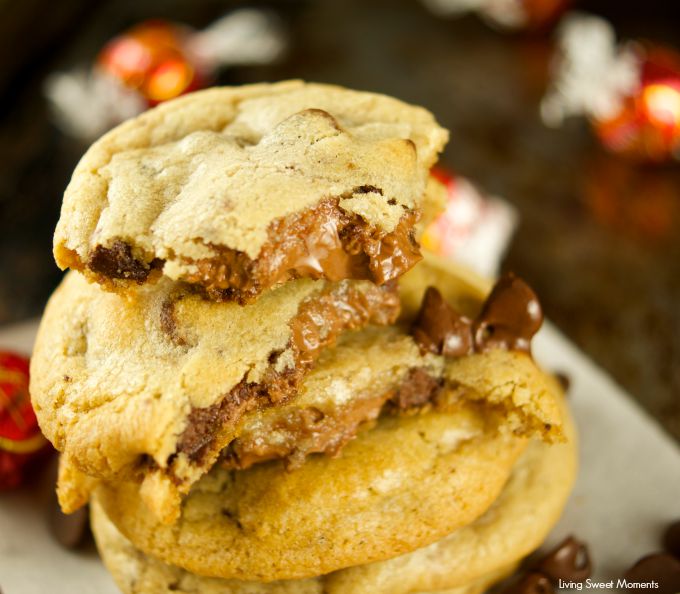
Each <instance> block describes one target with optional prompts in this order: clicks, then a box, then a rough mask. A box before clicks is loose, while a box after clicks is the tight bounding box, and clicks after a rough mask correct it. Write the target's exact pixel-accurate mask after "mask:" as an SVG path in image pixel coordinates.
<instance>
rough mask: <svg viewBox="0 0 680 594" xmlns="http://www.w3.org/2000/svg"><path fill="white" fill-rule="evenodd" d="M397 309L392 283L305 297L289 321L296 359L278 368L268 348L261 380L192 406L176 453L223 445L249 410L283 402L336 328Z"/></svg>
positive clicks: (388, 317)
mask: <svg viewBox="0 0 680 594" xmlns="http://www.w3.org/2000/svg"><path fill="white" fill-rule="evenodd" d="M398 314H399V297H398V295H397V292H396V284H395V283H388V284H387V285H384V286H383V287H377V286H373V287H369V288H367V289H366V290H364V291H360V290H358V289H357V288H356V287H354V286H353V285H352V283H349V282H345V283H340V284H338V285H335V286H333V287H332V288H330V289H329V290H327V291H326V292H325V293H322V294H321V295H318V296H314V297H311V298H309V299H307V300H306V301H304V302H303V303H302V304H301V305H300V308H299V309H298V313H297V315H296V316H295V317H294V318H293V319H292V320H291V322H290V327H291V341H290V345H289V346H290V348H291V349H292V352H293V358H294V364H293V365H292V366H291V367H288V368H286V369H284V370H277V366H276V358H277V355H278V354H277V353H272V356H271V357H270V361H269V367H268V368H267V369H266V370H265V372H264V374H263V377H262V378H261V380H260V381H258V382H248V381H246V379H245V378H244V379H243V380H241V382H239V383H238V384H237V385H236V386H235V387H234V388H232V389H231V390H230V391H229V393H228V394H226V395H225V397H224V398H222V399H221V400H220V401H219V402H216V403H215V404H213V405H212V406H209V407H205V408H195V409H193V410H192V411H191V412H190V414H189V421H188V425H187V428H186V429H185V430H184V432H183V433H182V435H181V436H180V438H179V440H178V446H177V452H178V453H184V454H186V455H187V456H188V457H189V459H190V460H191V461H192V462H194V463H200V462H201V461H202V459H203V457H204V456H205V455H206V454H207V453H208V452H210V451H215V449H221V448H222V447H223V446H224V445H226V444H221V443H220V436H221V435H223V434H224V433H225V427H231V426H233V425H234V424H235V423H236V422H237V421H238V420H239V419H240V418H241V417H242V416H243V415H244V414H245V413H246V412H248V411H250V410H253V409H255V408H264V407H268V406H271V405H274V404H278V403H281V402H284V401H285V400H286V399H287V398H288V397H289V396H290V395H292V394H294V393H295V391H296V390H297V388H298V387H299V384H300V382H301V380H302V378H303V377H304V376H305V375H306V373H307V372H308V371H309V369H310V368H311V367H312V365H313V363H314V361H315V360H316V358H317V357H318V355H319V353H320V352H321V350H322V349H323V348H325V347H327V346H329V345H331V344H333V343H334V342H335V339H336V338H337V336H338V335H339V334H340V333H342V332H344V331H345V330H351V329H354V328H359V327H362V326H364V325H366V324H368V323H374V324H381V325H384V324H389V323H392V322H393V321H394V320H395V319H396V317H397V315H398ZM172 336H174V334H173V335H172Z"/></svg>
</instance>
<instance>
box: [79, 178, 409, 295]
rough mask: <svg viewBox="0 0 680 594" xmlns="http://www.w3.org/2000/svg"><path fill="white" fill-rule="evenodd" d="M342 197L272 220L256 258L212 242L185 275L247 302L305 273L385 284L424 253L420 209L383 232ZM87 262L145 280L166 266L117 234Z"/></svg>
mask: <svg viewBox="0 0 680 594" xmlns="http://www.w3.org/2000/svg"><path fill="white" fill-rule="evenodd" d="M366 192H377V193H382V190H381V189H380V188H374V187H372V186H361V187H359V188H356V189H355V191H354V192H353V193H352V194H356V193H359V194H360V193H366ZM339 202H340V198H337V197H336V198H326V199H324V200H322V201H321V202H320V203H319V204H318V205H316V206H315V207H314V208H311V209H308V210H305V211H302V212H299V213H294V214H292V215H289V216H287V217H283V218H281V219H278V220H276V221H274V222H273V223H272V224H271V225H270V228H269V231H268V235H269V239H268V241H267V243H265V245H264V246H263V247H262V249H261V250H260V253H259V254H258V256H257V258H255V259H252V258H250V257H249V256H248V255H247V254H246V253H245V252H242V251H238V250H234V249H231V248H226V247H223V246H216V245H211V246H210V247H211V248H212V249H213V250H214V252H215V256H214V257H211V258H204V259H199V260H191V259H184V260H183V262H184V263H185V264H190V265H192V266H193V268H194V269H195V270H196V272H194V273H192V274H187V275H186V276H185V277H183V279H182V280H184V281H186V282H189V283H192V284H196V285H199V286H201V287H202V288H203V290H204V291H205V292H206V294H207V295H208V297H210V298H211V299H214V300H216V301H239V302H241V303H248V302H250V301H252V300H253V299H255V298H256V297H257V295H259V294H260V293H262V291H264V290H265V289H267V288H269V287H272V286H274V285H276V284H279V283H281V282H284V281H286V280H290V279H295V278H302V277H309V278H316V279H319V278H325V279H328V280H332V281H337V280H342V279H346V278H351V279H357V280H362V279H363V280H372V281H373V282H375V283H377V284H379V285H382V284H384V283H386V282H388V281H390V280H393V279H395V278H397V277H398V276H400V275H401V274H403V273H404V272H406V271H407V270H409V269H410V268H411V267H412V266H413V265H414V264H415V263H416V262H418V261H419V260H420V259H421V255H420V248H419V246H418V243H417V241H416V239H415V230H414V225H415V223H416V222H417V220H418V216H419V215H418V213H417V212H415V211H405V213H404V215H403V216H402V218H401V220H400V221H399V223H398V224H397V226H396V227H395V229H394V230H393V231H392V232H390V233H385V232H384V231H381V230H380V229H378V228H377V227H375V226H373V225H370V224H369V223H367V222H366V221H365V220H364V219H363V218H362V217H361V216H360V215H357V214H353V213H348V212H346V211H344V210H343V209H342V208H340V206H339ZM86 265H87V267H88V268H89V269H90V270H91V271H93V272H95V273H97V274H98V275H100V276H103V277H107V278H110V279H122V280H130V281H134V282H137V283H140V284H141V283H143V282H145V281H146V280H147V279H148V277H149V275H150V274H151V272H152V271H154V270H156V269H160V268H162V265H163V260H160V259H154V260H151V261H150V262H144V261H142V260H140V259H138V258H135V257H134V256H133V254H132V247H131V246H130V245H129V244H127V243H125V242H124V241H122V240H115V241H114V242H113V243H112V244H111V246H110V247H104V246H97V247H96V248H95V249H94V251H93V253H92V255H91V257H90V259H89V261H88V262H87V264H86Z"/></svg>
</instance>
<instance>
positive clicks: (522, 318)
mask: <svg viewBox="0 0 680 594" xmlns="http://www.w3.org/2000/svg"><path fill="white" fill-rule="evenodd" d="M542 323H543V311H542V310H541V305H540V303H539V301H538V297H536V293H534V292H533V290H532V289H531V287H529V285H527V284H526V283H525V282H524V281H523V280H522V279H521V278H518V277H516V276H515V275H514V274H506V275H504V276H503V277H501V278H500V280H499V281H498V282H497V283H496V284H495V285H494V288H493V290H492V291H491V293H490V295H489V297H488V298H487V300H486V301H485V302H484V306H483V307H482V311H481V313H480V314H479V316H477V318H476V319H475V322H474V324H473V334H474V338H475V347H476V349H477V350H478V351H485V350H488V349H493V348H503V349H508V350H515V351H526V352H527V353H530V352H531V338H532V337H533V335H534V334H536V332H538V330H539V328H540V327H541V324H542Z"/></svg>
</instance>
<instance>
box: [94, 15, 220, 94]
mask: <svg viewBox="0 0 680 594" xmlns="http://www.w3.org/2000/svg"><path fill="white" fill-rule="evenodd" d="M192 35H195V31H193V30H192V29H191V28H189V27H186V26H183V25H178V24H175V23H170V22H167V21H161V20H155V21H147V22H144V23H140V24H139V25H136V26H135V27H132V28H131V29H129V30H128V31H126V32H125V33H123V34H121V35H119V36H118V37H116V38H114V39H112V40H111V41H109V43H107V44H106V46H104V49H103V50H102V51H101V52H100V54H99V56H98V57H97V68H99V69H101V70H102V71H103V72H105V73H106V74H108V75H109V76H111V77H113V78H116V79H118V80H119V81H120V82H121V83H122V84H123V85H124V86H125V87H127V88H129V89H131V90H134V91H137V92H138V93H139V94H140V95H141V96H142V97H143V98H144V99H145V100H146V101H147V102H148V104H149V105H156V104H158V103H160V102H161V101H166V100H168V99H172V98H174V97H178V96H179V95H183V94H184V93H188V92H190V91H194V90H196V89H200V88H203V87H204V86H205V85H206V82H207V81H208V80H209V79H210V78H211V76H212V74H213V73H212V72H211V70H210V68H209V65H208V64H206V63H203V62H202V61H201V60H198V59H195V56H194V54H193V53H192V52H191V51H190V39H191V36H192Z"/></svg>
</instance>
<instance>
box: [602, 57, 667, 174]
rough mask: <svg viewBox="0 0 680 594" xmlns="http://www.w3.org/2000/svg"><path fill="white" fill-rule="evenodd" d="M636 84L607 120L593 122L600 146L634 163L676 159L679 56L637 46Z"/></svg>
mask: <svg viewBox="0 0 680 594" xmlns="http://www.w3.org/2000/svg"><path fill="white" fill-rule="evenodd" d="M637 51H638V55H639V63H640V73H639V84H638V85H637V87H636V88H635V90H634V91H633V92H632V93H630V94H629V95H627V96H625V97H624V98H623V101H622V104H621V107H620V109H619V110H618V111H617V113H615V114H613V115H612V116H610V117H605V118H600V119H593V120H592V124H593V127H594V129H595V132H596V134H597V136H598V138H599V139H600V141H601V142H602V144H603V145H604V146H605V147H606V148H607V149H609V150H610V151H612V152H614V153H617V154H620V155H623V156H626V157H629V158H631V159H633V160H636V161H652V162H663V161H667V160H669V159H671V158H675V159H678V158H680V54H678V53H677V52H674V51H672V50H670V49H666V48H660V47H658V46H653V45H651V44H640V45H639V46H638V47H637Z"/></svg>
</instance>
